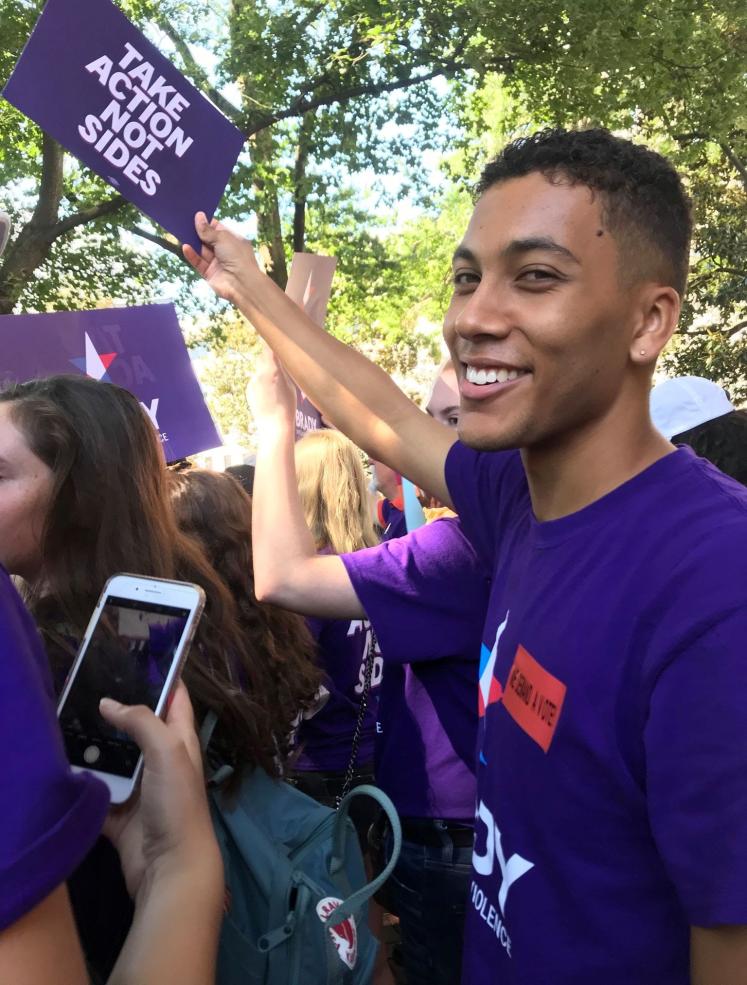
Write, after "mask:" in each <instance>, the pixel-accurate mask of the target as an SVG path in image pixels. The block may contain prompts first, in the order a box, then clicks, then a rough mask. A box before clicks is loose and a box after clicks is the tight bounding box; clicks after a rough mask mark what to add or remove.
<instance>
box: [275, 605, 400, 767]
mask: <svg viewBox="0 0 747 985" xmlns="http://www.w3.org/2000/svg"><path fill="white" fill-rule="evenodd" d="M307 621H308V624H309V629H310V630H311V634H312V636H313V637H314V639H315V640H316V641H317V644H318V647H319V651H318V656H317V659H318V662H319V666H320V667H321V668H322V669H323V670H324V672H325V680H324V686H325V687H326V688H327V690H328V691H329V698H328V699H327V703H326V704H325V705H324V707H323V708H322V709H321V711H319V712H317V714H316V715H314V716H313V718H309V719H305V720H304V721H303V722H302V723H301V725H300V726H299V729H298V732H297V734H296V743H297V744H298V745H299V746H300V747H301V753H300V755H299V757H298V759H297V760H296V762H295V763H294V769H298V770H320V771H325V772H338V771H339V770H344V769H346V768H347V765H348V763H349V762H350V753H351V750H352V741H353V732H354V731H355V723H356V721H357V720H358V711H359V708H360V702H361V695H362V693H363V682H364V673H365V664H366V657H367V656H368V652H369V649H370V647H371V644H372V634H371V626H370V623H368V622H367V621H366V620H365V619H352V620H350V621H348V620H346V619H308V620H307ZM381 668H382V662H381V657H380V656H379V654H378V653H377V654H375V655H374V660H373V671H372V674H371V690H370V692H369V698H368V704H367V706H366V714H365V717H364V719H363V729H362V731H361V739H360V744H359V746H358V758H357V760H356V766H357V767H362V766H365V765H367V764H371V763H373V758H374V736H375V734H376V714H377V711H376V706H377V703H378V692H379V686H380V684H381Z"/></svg>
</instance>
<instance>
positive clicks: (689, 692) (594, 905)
mask: <svg viewBox="0 0 747 985" xmlns="http://www.w3.org/2000/svg"><path fill="white" fill-rule="evenodd" d="M446 478H447V482H448V485H449V490H450V492H451V495H452V498H453V500H454V502H455V504H456V506H457V508H458V509H459V513H460V515H461V516H462V518H463V519H462V522H463V524H464V527H465V530H466V532H467V533H468V535H469V536H470V538H471V540H472V542H473V543H474V544H475V547H476V549H477V550H478V553H480V554H482V556H484V558H485V561H486V563H487V562H490V563H491V564H492V568H493V584H492V589H491V595H490V605H489V607H488V614H487V621H486V623H485V629H484V635H483V650H482V658H481V666H480V706H481V710H482V712H483V715H482V719H481V726H480V729H479V736H478V747H479V764H478V777H477V815H476V843H475V851H474V855H473V881H472V883H471V888H470V894H469V901H468V910H467V922H466V929H465V964H464V977H463V982H464V983H467V985H487V983H493V982H500V983H501V985H513V983H517V985H518V983H521V985H524V983H532V985H535V983H536V985H539V983H542V985H545V983H550V982H552V985H600V983H602V982H603V983H604V985H630V983H631V982H635V983H636V985H687V983H689V981H690V976H689V954H688V941H689V926H690V925H695V926H712V925H715V924H745V923H747V892H745V888H744V887H745V882H747V700H745V692H746V691H747V649H746V643H745V641H746V640H747V490H745V489H744V488H743V487H742V486H740V485H739V484H737V483H735V482H733V481H732V480H731V479H728V478H726V477H725V476H724V475H722V474H721V473H720V472H719V471H718V470H717V469H715V468H714V467H713V466H712V465H710V464H709V463H707V462H705V461H704V460H702V459H699V458H697V457H696V456H695V455H694V454H693V452H692V451H690V450H689V449H686V448H680V449H678V450H677V451H676V452H673V453H672V454H670V455H668V456H666V457H665V458H663V459H661V460H659V461H658V462H656V463H655V464H654V465H652V466H651V467H650V468H648V469H646V470H645V471H644V472H642V473H641V474H640V475H638V476H636V477H635V478H633V479H631V480H630V481H629V482H626V483H624V484H623V485H622V486H620V487H618V488H617V489H615V490H614V491H613V492H611V493H609V494H608V495H607V496H604V497H603V498H601V499H600V500H598V501H596V502H594V503H592V504H591V505H590V506H588V507H586V508H585V509H582V510H580V511H579V512H577V513H574V514H572V515H570V516H567V517H564V518H561V519H559V520H554V521H551V522H546V523H539V522H537V520H536V519H535V518H534V515H533V513H532V509H531V504H530V500H529V494H528V489H527V482H526V478H525V474H524V470H523V467H522V463H521V458H520V456H519V454H518V453H517V452H505V453H493V454H489V453H487V454H486V453H478V452H476V451H474V450H472V449H469V448H466V447H464V446H463V445H460V444H457V445H455V446H454V448H453V449H452V451H451V453H450V455H449V457H448V460H447V466H446Z"/></svg>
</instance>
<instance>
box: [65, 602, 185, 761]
mask: <svg viewBox="0 0 747 985" xmlns="http://www.w3.org/2000/svg"><path fill="white" fill-rule="evenodd" d="M189 613H190V610H189V609H180V608H176V607H174V606H170V605H159V604H156V603H152V602H141V601H139V600H134V599H124V598H118V597H117V596H115V595H109V596H107V599H106V602H105V603H104V606H103V608H102V610H101V614H100V616H99V619H98V622H97V623H96V627H95V629H94V631H93V634H92V636H91V640H90V642H89V644H88V647H87V648H86V652H85V654H84V656H83V660H82V661H81V663H80V665H79V667H78V672H77V674H76V675H75V679H74V680H73V682H72V685H71V687H70V690H69V692H68V694H67V697H66V699H65V703H64V705H63V706H62V709H61V711H60V715H59V722H60V727H61V729H62V734H63V736H64V740H65V748H66V750H67V756H68V759H69V761H70V762H71V763H72V764H73V765H74V766H80V767H82V768H83V769H92V770H97V771H98V772H101V773H111V774H113V775H114V776H123V777H127V778H131V777H132V776H134V774H135V769H136V767H137V762H138V759H139V758H140V750H139V749H138V747H137V746H136V745H135V743H134V742H132V740H131V739H129V738H128V737H127V736H126V735H125V733H124V732H120V731H119V730H118V729H115V728H113V727H112V726H111V725H108V724H107V723H106V722H105V721H104V719H103V718H102V717H101V715H100V714H99V701H100V700H101V698H114V700H115V701H121V702H122V703H123V704H128V705H140V704H142V705H147V706H148V707H149V708H151V709H152V710H154V711H155V709H156V706H157V704H158V699H159V697H160V696H161V692H162V691H163V687H164V684H165V682H166V678H167V677H168V674H169V669H170V668H171V665H172V663H173V661H174V655H175V654H176V652H177V649H178V647H179V644H180V642H181V640H182V637H183V636H184V633H185V630H186V627H187V622H188V620H189Z"/></svg>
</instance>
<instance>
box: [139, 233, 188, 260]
mask: <svg viewBox="0 0 747 985" xmlns="http://www.w3.org/2000/svg"><path fill="white" fill-rule="evenodd" d="M128 232H131V233H135V235H136V236H141V237H142V238H143V239H147V240H148V242H149V243H155V245H156V246H160V247H162V249H164V250H168V251H169V253H173V254H174V256H175V257H179V258H180V259H181V257H182V248H181V246H180V245H179V244H178V243H177V242H176V240H171V239H167V238H166V237H165V236H158V235H157V234H156V233H150V232H148V230H147V229H143V228H142V226H133V227H132V228H131V229H129V230H128Z"/></svg>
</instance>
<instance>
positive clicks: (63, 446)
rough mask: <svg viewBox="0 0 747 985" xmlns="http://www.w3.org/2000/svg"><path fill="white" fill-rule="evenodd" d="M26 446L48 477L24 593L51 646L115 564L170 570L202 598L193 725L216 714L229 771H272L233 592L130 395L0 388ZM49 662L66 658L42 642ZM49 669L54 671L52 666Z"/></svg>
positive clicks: (84, 615) (193, 657)
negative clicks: (183, 507)
mask: <svg viewBox="0 0 747 985" xmlns="http://www.w3.org/2000/svg"><path fill="white" fill-rule="evenodd" d="M0 401H2V402H3V403H6V404H9V405H10V415H11V418H12V420H13V422H14V424H15V425H16V427H17V428H18V429H19V430H20V431H21V433H22V434H23V435H24V437H25V440H26V442H27V444H28V446H29V448H30V449H31V451H32V452H33V453H34V454H35V455H36V456H37V457H38V458H39V459H41V461H42V462H44V463H45V465H47V466H48V467H49V468H50V469H51V471H52V473H53V485H52V493H51V498H50V505H49V509H48V511H47V516H46V519H45V523H44V527H43V531H42V539H41V556H42V570H41V575H40V579H39V584H38V585H31V586H29V587H28V592H27V600H28V602H29V604H30V607H31V610H32V612H33V614H34V616H35V618H36V621H37V624H38V625H39V628H40V629H41V630H42V632H43V633H44V632H45V630H46V629H49V631H50V636H48V641H49V640H50V639H51V640H52V643H54V639H55V636H56V628H57V627H58V625H59V623H60V622H61V621H62V622H64V623H65V625H66V627H69V628H70V630H71V631H72V632H73V633H74V634H75V636H76V637H77V638H78V639H80V638H81V637H82V636H83V633H84V631H85V628H86V625H87V624H88V620H89V617H90V615H91V612H92V611H93V608H94V606H95V604H96V601H97V599H98V597H99V595H100V593H101V590H102V588H103V587H104V584H105V583H106V581H107V579H108V578H109V577H110V576H111V575H112V574H115V573H117V572H123V571H125V572H129V573H132V574H142V575H149V576H155V577H159V578H175V579H179V580H182V581H191V582H195V583H196V584H198V585H200V586H201V587H202V588H203V589H204V591H205V595H206V606H205V611H204V614H203V616H202V619H201V621H200V624H199V626H198V629H197V633H196V636H195V642H194V644H193V646H192V651H191V653H190V656H189V659H188V661H187V664H186V667H185V669H184V680H185V682H186V684H187V687H188V689H189V692H190V695H191V697H192V701H193V703H194V706H195V713H196V715H197V719H198V721H199V720H200V719H201V718H202V717H203V716H204V715H205V713H206V712H207V710H208V709H212V710H213V711H215V712H216V714H217V715H218V716H219V724H218V726H217V728H216V731H215V738H214V740H213V746H212V748H213V749H214V750H215V751H216V753H217V755H219V756H220V757H221V758H222V759H224V760H225V761H227V762H229V763H230V764H232V765H234V766H236V767H237V768H238V770H240V769H241V768H242V767H244V766H246V765H254V764H258V765H261V766H263V767H264V768H266V769H268V770H270V771H273V770H274V769H275V765H274V763H275V760H274V754H275V746H274V741H273V736H272V734H271V733H270V731H269V723H270V715H269V712H268V709H267V707H266V705H265V695H264V694H262V695H261V698H258V697H255V695H254V694H253V693H252V690H251V687H250V686H249V687H248V686H247V684H249V685H251V682H252V680H253V675H254V667H253V664H252V658H251V655H250V653H249V652H248V651H247V649H246V647H245V641H244V635H243V633H242V632H241V630H240V628H239V623H238V618H237V617H238V613H237V609H236V603H235V601H234V599H233V596H232V595H231V593H230V592H229V591H228V589H227V588H226V586H225V585H224V584H223V582H222V581H221V580H220V578H218V577H217V575H216V574H215V573H214V571H213V570H212V567H211V566H210V564H209V562H208V560H207V558H206V557H205V554H204V552H203V551H202V550H201V549H200V547H199V546H198V545H197V544H196V543H195V542H194V541H193V540H192V539H191V538H189V537H187V536H186V535H185V534H183V533H182V532H181V531H180V530H179V528H178V527H177V524H176V520H175V519H174V514H173V511H172V509H171V504H170V502H169V496H168V491H167V488H166V467H165V463H164V460H163V455H162V453H161V448H160V445H159V442H158V438H157V437H156V433H155V430H154V428H153V425H152V424H151V422H150V420H149V419H148V417H147V415H146V414H145V412H144V411H143V409H142V408H141V406H140V404H139V403H138V401H137V399H136V398H135V397H134V396H133V395H132V394H131V393H129V392H128V391H127V390H123V389H121V388H120V387H118V386H114V385H113V384H110V383H102V382H97V381H95V380H91V379H86V378H85V377H80V376H55V377H50V378H49V379H45V380H32V381H31V382H28V383H21V384H14V385H11V386H9V387H8V388H6V389H5V390H3V391H2V392H0ZM48 649H50V652H51V654H52V653H53V654H54V657H57V659H60V658H64V659H65V660H67V661H68V663H69V662H70V661H71V659H72V655H70V654H68V653H67V652H65V651H63V650H62V649H60V648H59V647H55V646H54V645H52V646H49V647H48ZM53 669H54V670H56V671H57V674H58V675H59V673H60V671H61V670H62V671H63V672H64V670H65V669H66V668H64V667H62V668H61V667H54V668H53Z"/></svg>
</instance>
